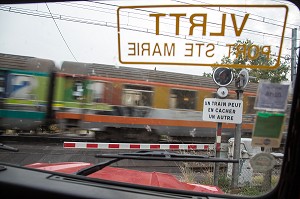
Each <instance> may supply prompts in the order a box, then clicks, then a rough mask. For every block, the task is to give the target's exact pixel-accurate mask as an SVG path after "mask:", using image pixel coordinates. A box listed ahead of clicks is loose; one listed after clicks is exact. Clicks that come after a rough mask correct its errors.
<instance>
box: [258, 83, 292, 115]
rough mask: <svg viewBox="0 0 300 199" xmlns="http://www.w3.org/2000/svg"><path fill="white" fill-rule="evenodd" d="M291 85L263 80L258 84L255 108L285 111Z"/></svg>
mask: <svg viewBox="0 0 300 199" xmlns="http://www.w3.org/2000/svg"><path fill="white" fill-rule="evenodd" d="M289 86H290V85H289V84H280V83H271V82H267V81H261V82H260V83H259V86H258V90H257V97H256V101H255V106H254V109H258V110H270V111H285V109H286V106H287V99H288V94H289Z"/></svg>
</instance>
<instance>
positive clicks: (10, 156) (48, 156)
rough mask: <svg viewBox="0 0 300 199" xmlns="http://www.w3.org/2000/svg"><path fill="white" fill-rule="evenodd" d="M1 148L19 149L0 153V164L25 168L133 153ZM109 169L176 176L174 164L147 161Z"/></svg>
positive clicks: (34, 145) (53, 145) (52, 145)
mask: <svg viewBox="0 0 300 199" xmlns="http://www.w3.org/2000/svg"><path fill="white" fill-rule="evenodd" d="M0 142H1V143H2V144H5V145H7V146H10V147H14V148H17V149H19V151H18V152H13V151H8V150H0V162H6V163H10V164H16V165H20V166H25V165H27V164H32V163H37V162H43V163H56V162H89V163H93V164H95V163H99V162H104V161H107V160H109V159H107V158H97V157H95V155H96V154H117V153H128V152H135V151H136V150H109V149H68V148H64V147H63V142H62V141H61V142H58V141H56V142H40V141H28V142H26V143H24V141H23V142H21V141H14V140H9V141H5V140H0ZM112 166H117V167H122V168H131V169H137V170H143V171H159V172H167V173H180V170H179V167H178V162H177V163H175V162H168V161H149V160H121V161H119V162H116V163H114V164H113V165H112Z"/></svg>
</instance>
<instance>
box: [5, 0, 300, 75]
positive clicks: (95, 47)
mask: <svg viewBox="0 0 300 199" xmlns="http://www.w3.org/2000/svg"><path fill="white" fill-rule="evenodd" d="M184 2H185V3H187V4H188V3H194V4H200V3H203V2H204V1H200V0H191V1H184ZM207 2H208V3H209V4H211V3H212V1H207ZM219 2H221V3H223V4H224V3H225V2H224V1H219ZM230 2H234V1H230ZM238 2H239V3H242V4H244V3H246V1H245V0H243V1H241V0H239V1H238ZM259 2H262V1H259ZM271 2H272V4H279V3H280V1H271ZM150 3H151V4H157V5H162V4H183V2H180V1H177V0H173V1H165V0H164V1H146V2H145V1H140V0H139V1H101V2H99V3H95V2H88V3H83V2H76V3H74V4H69V3H48V4H45V3H43V4H32V5H0V25H1V31H0V52H1V53H8V54H17V55H24V56H34V57H39V58H45V59H51V60H54V61H55V62H56V63H57V64H58V65H59V64H60V63H61V62H62V61H78V62H87V63H99V64H110V65H115V66H116V67H118V66H120V65H122V64H121V63H120V62H119V56H118V40H117V38H118V34H117V8H118V6H122V5H123V6H124V5H149V4H150ZM250 3H252V4H253V3H257V2H255V1H251V2H250ZM123 11H124V12H121V14H122V15H121V16H120V21H121V27H125V29H127V30H122V31H121V34H122V37H121V45H122V46H123V47H124V46H125V44H128V42H130V41H133V40H135V41H143V39H144V40H146V41H147V42H150V43H155V42H157V41H158V40H157V38H158V37H155V34H153V31H155V26H154V25H153V21H152V23H149V24H148V21H147V20H146V19H148V18H149V15H147V12H145V10H144V11H137V12H133V11H132V10H126V9H124V10H123ZM148 11H149V10H148ZM150 11H151V12H152V13H154V12H164V11H165V12H174V11H176V12H180V13H182V12H184V13H187V16H189V15H190V14H191V13H189V12H195V11H194V10H192V9H181V10H174V9H173V10H167V9H161V10H153V9H152V10H150ZM201 11H202V12H203V10H201ZM224 11H225V12H234V13H236V14H237V15H238V14H239V15H241V16H244V15H245V13H246V12H247V13H251V14H250V18H249V19H248V21H249V22H248V21H247V23H246V25H245V28H244V31H243V34H242V35H241V36H240V37H232V36H229V35H227V34H229V32H230V28H227V26H226V31H227V32H226V33H225V34H226V35H225V37H213V38H212V37H208V36H206V37H200V36H199V37H188V38H189V39H191V40H186V41H185V40H184V41H185V42H195V41H199V42H204V43H214V44H215V51H214V58H215V61H218V62H220V59H221V57H222V56H223V55H225V54H227V50H226V48H224V47H222V45H225V44H226V43H234V42H235V41H236V40H237V39H240V40H243V39H246V38H249V39H251V40H254V43H257V44H259V45H272V53H275V54H277V52H278V50H279V48H278V47H279V45H280V37H277V36H276V35H281V32H280V31H282V27H281V29H280V27H279V28H278V27H277V28H276V24H279V25H282V24H283V16H284V15H283V14H284V12H283V10H282V9H281V10H280V9H279V10H278V12H276V14H274V11H273V12H272V11H269V10H268V9H265V10H259V11H257V12H256V11H255V10H254V9H250V8H244V10H242V11H244V13H243V12H240V11H239V12H236V11H234V10H233V9H232V8H231V9H230V8H229V9H227V10H224ZM206 13H210V14H208V17H207V21H208V25H207V34H209V31H210V32H214V31H218V29H220V24H221V22H222V19H221V17H222V15H221V14H220V15H219V16H218V15H216V13H217V12H216V11H213V10H209V9H206ZM211 13H212V14H211ZM126 14H127V16H126ZM212 16H213V17H212ZM52 17H53V18H54V19H53V18H52ZM147 17H148V18H147ZM242 19H243V18H241V17H240V18H237V24H238V26H239V25H240V24H241V22H242ZM214 20H215V21H214ZM226 20H227V21H226V22H227V23H229V22H228V20H229V21H230V20H231V19H230V16H228V17H227V19H226ZM161 23H162V24H163V25H162V26H161V31H165V32H164V34H165V35H167V36H163V37H159V41H162V40H164V42H165V43H169V44H170V43H172V42H175V43H176V46H180V45H181V44H180V42H182V39H176V38H175V37H174V36H175V34H174V32H175V26H174V23H175V20H174V18H173V19H172V20H170V19H167V18H166V20H165V21H161ZM184 23H185V24H184ZM230 23H231V24H232V22H231V21H230ZM267 24H268V25H267ZM189 25H190V24H189V21H188V19H185V20H183V21H182V29H181V35H183V36H186V33H187V32H188V30H189V29H188V28H189ZM229 26H230V24H229V25H228V27H229ZM180 27H181V26H180ZM184 27H185V28H184ZM263 27H266V29H263ZM299 27H300V16H299V10H297V9H296V8H295V7H293V6H289V15H288V21H287V28H286V32H285V33H286V34H285V37H286V38H285V39H284V43H283V46H282V49H283V52H282V57H285V56H288V55H290V52H291V50H290V48H291V36H292V33H291V30H292V29H293V28H297V34H298V40H297V42H298V44H299V43H300V42H299V41H300V40H299V38H300V36H299ZM128 29H130V30H128ZM249 29H251V31H246V30H249ZM145 30H147V31H149V32H152V33H145ZM184 31H185V33H184ZM232 31H233V29H232V28H231V32H232ZM184 34H185V35H184ZM199 35H200V34H199ZM274 35H275V36H274ZM122 42H123V43H122ZM124 48H125V49H126V48H127V49H128V46H125V47H124ZM177 48H179V47H177ZM180 49H183V48H182V46H181V48H180ZM202 51H203V52H202V53H204V52H205V49H202ZM124 54H126V53H123V55H124ZM182 54H184V53H181V55H182ZM176 57H177V60H176V59H175V58H174V57H169V58H166V57H164V58H163V61H169V62H174V61H177V62H182V60H183V59H182V58H178V56H176ZM156 58H157V57H148V58H143V57H139V60H146V61H149V60H150V61H153V60H154V61H155V59H156ZM206 58H208V57H206V56H205V55H204V56H202V57H201V58H199V57H197V59H193V60H187V61H193V62H197V61H199V62H209V63H214V62H215V61H214V60H212V59H207V61H206ZM178 59H179V60H178ZM128 60H132V57H129V58H128ZM156 61H157V60H156ZM126 66H133V67H143V68H148V69H154V68H155V67H156V69H157V70H168V71H176V72H182V73H188V74H196V75H201V74H202V73H203V72H211V68H210V67H202V66H176V67H174V66H159V65H144V66H140V65H126Z"/></svg>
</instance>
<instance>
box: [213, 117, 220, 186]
mask: <svg viewBox="0 0 300 199" xmlns="http://www.w3.org/2000/svg"><path fill="white" fill-rule="evenodd" d="M221 136H222V123H221V122H218V124H217V129H216V145H215V146H216V147H215V154H216V158H219V157H220V151H221V140H222V139H221V138H222V137H221ZM219 170H220V163H218V162H215V165H214V185H215V186H218V179H219Z"/></svg>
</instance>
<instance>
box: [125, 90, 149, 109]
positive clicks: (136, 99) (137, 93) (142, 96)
mask: <svg viewBox="0 0 300 199" xmlns="http://www.w3.org/2000/svg"><path fill="white" fill-rule="evenodd" d="M152 93H153V91H152V88H151V87H147V86H139V85H125V86H124V90H123V97H122V104H123V105H127V106H151V105H152Z"/></svg>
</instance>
